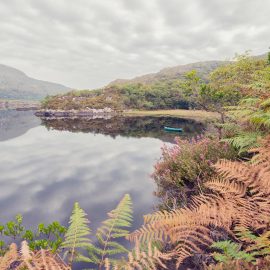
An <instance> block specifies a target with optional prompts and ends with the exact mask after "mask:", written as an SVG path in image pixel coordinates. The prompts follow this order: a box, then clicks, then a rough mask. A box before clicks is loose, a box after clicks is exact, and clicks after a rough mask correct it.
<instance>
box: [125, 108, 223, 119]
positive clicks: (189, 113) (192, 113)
mask: <svg viewBox="0 0 270 270" xmlns="http://www.w3.org/2000/svg"><path fill="white" fill-rule="evenodd" d="M124 115H127V116H172V117H179V118H190V119H197V120H213V119H216V118H219V115H218V114H217V113H215V112H207V111H201V110H154V111H138V110H130V111H126V112H124Z"/></svg>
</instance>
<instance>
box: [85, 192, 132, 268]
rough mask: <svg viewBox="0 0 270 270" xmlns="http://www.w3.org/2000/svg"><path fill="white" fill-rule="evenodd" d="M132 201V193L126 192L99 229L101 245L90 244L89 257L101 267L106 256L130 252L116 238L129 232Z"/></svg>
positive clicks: (97, 234)
mask: <svg viewBox="0 0 270 270" xmlns="http://www.w3.org/2000/svg"><path fill="white" fill-rule="evenodd" d="M132 213H133V211H132V202H131V198H130V195H128V194H126V195H125V196H124V197H123V199H122V200H121V201H120V203H119V204H118V205H117V207H116V208H115V209H114V210H112V211H111V212H109V213H108V217H109V218H108V219H106V220H105V221H103V222H102V225H101V227H99V228H98V229H97V233H96V237H97V239H98V242H99V245H100V247H97V246H94V245H89V246H88V247H87V250H88V254H89V259H90V260H91V261H92V262H94V263H95V264H99V269H101V267H102V266H103V265H104V263H105V258H107V257H111V256H114V255H118V254H123V253H128V250H127V249H126V248H125V247H124V246H123V245H122V244H120V243H118V242H117V241H116V240H118V239H119V238H123V237H126V236H127V235H128V234H129V230H128V228H129V227H131V223H132Z"/></svg>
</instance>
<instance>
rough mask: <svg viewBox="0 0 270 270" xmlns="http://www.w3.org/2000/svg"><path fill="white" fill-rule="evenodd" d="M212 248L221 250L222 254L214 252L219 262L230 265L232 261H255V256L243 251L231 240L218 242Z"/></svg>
mask: <svg viewBox="0 0 270 270" xmlns="http://www.w3.org/2000/svg"><path fill="white" fill-rule="evenodd" d="M211 247H212V248H216V249H219V250H221V252H214V253H213V254H212V255H213V257H214V258H215V260H216V261H218V262H222V263H229V262H231V261H232V260H243V261H246V262H252V261H255V257H254V256H253V254H250V253H247V252H245V251H241V246H240V245H239V244H237V243H234V242H231V241H229V240H227V241H220V242H216V243H214V244H213V245H212V246H211Z"/></svg>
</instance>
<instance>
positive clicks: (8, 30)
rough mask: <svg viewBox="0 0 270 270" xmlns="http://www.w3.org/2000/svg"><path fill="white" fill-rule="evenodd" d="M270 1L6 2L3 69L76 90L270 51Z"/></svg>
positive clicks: (0, 17)
mask: <svg viewBox="0 0 270 270" xmlns="http://www.w3.org/2000/svg"><path fill="white" fill-rule="evenodd" d="M269 11H270V1H269V0H188V1H187V0H185V1H184V0H76V1H75V0H0V63H1V64H6V65H10V66H12V67H15V68H18V69H20V70H22V71H24V72H25V73H27V74H28V75H29V76H31V77H34V78H37V79H42V80H48V81H54V82H59V83H62V84H65V85H67V86H70V87H74V88H96V87H100V86H103V85H105V84H107V83H109V82H110V81H112V80H114V79H116V78H132V77H134V76H137V75H141V74H145V73H149V72H156V71H158V70H160V69H162V68H164V67H168V66H174V65H179V64H185V63H190V62H196V61H202V60H216V59H220V60H224V59H229V58H231V57H232V56H233V55H234V54H235V53H242V52H244V51H246V50H252V53H253V54H261V53H264V52H266V51H267V50H268V47H269V46H270V18H269Z"/></svg>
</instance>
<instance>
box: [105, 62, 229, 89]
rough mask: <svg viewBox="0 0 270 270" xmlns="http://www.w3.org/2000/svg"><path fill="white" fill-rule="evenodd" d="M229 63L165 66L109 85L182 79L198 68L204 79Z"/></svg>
mask: <svg viewBox="0 0 270 270" xmlns="http://www.w3.org/2000/svg"><path fill="white" fill-rule="evenodd" d="M228 63H229V61H205V62H197V63H191V64H187V65H179V66H175V67H169V68H164V69H162V70H160V71H159V72H157V73H150V74H146V75H143V76H139V77H135V78H133V79H130V80H125V79H117V80H115V81H112V82H111V83H109V86H112V85H115V84H126V83H143V84H152V83H156V82H159V81H164V80H174V79H181V78H183V77H184V74H185V73H186V72H188V71H191V70H196V71H197V72H198V75H199V76H200V77H201V78H202V79H205V80H207V76H208V75H209V73H211V72H212V71H213V70H214V69H216V68H217V67H219V66H221V65H225V64H228Z"/></svg>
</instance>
